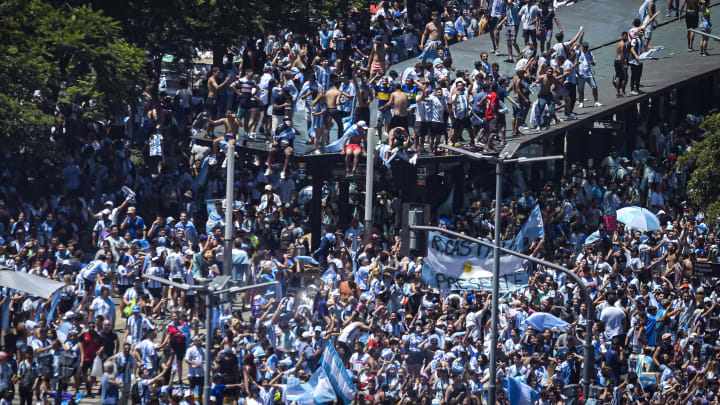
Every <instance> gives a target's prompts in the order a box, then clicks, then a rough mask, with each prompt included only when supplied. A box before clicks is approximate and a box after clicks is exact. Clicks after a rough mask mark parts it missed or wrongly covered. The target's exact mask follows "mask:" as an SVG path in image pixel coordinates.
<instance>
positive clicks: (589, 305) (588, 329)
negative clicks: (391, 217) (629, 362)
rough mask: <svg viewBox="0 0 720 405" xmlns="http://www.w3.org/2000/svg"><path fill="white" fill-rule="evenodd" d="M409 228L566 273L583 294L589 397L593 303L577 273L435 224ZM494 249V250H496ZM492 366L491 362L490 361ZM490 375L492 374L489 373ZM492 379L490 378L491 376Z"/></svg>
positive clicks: (585, 377)
mask: <svg viewBox="0 0 720 405" xmlns="http://www.w3.org/2000/svg"><path fill="white" fill-rule="evenodd" d="M410 229H413V230H416V231H432V232H437V233H442V234H445V235H448V236H452V237H454V238H458V239H464V240H466V241H469V242H473V243H477V244H480V245H482V246H486V247H491V248H493V249H497V250H499V251H500V252H502V253H506V254H509V255H512V256H516V257H519V258H521V259H524V260H527V261H529V262H533V263H537V264H539V265H541V266H544V267H547V268H550V269H553V270H556V271H559V272H561V273H564V274H566V275H567V276H568V277H570V278H571V279H573V281H575V282H576V283H577V285H578V287H580V290H582V292H583V295H584V297H585V306H586V310H585V318H586V319H587V322H586V323H585V347H584V351H583V381H582V386H583V399H584V400H586V401H587V399H589V397H590V380H591V377H590V374H591V372H592V369H593V347H592V328H593V324H594V322H595V304H594V303H593V300H592V297H591V296H590V290H588V288H587V285H586V284H585V281H584V280H583V279H582V278H580V276H578V275H577V274H575V273H573V272H572V270H570V269H567V268H565V267H562V266H558V265H557V264H555V263H551V262H548V261H545V260H543V259H538V258H537V257H533V256H528V255H526V254H522V253H519V252H516V251H514V250H510V249H507V248H504V247H498V246H497V244H495V243H489V242H486V241H484V240H482V239H477V238H473V237H470V236H467V235H464V234H461V233H457V232H453V231H450V230H447V229H445V228H440V227H437V226H425V225H411V226H410ZM497 250H496V252H497ZM493 308H494V307H493ZM494 351H495V350H494V347H491V348H490V355H491V356H493V352H494ZM491 366H492V363H491ZM491 375H492V374H491ZM491 381H492V378H491ZM489 397H490V386H488V402H489Z"/></svg>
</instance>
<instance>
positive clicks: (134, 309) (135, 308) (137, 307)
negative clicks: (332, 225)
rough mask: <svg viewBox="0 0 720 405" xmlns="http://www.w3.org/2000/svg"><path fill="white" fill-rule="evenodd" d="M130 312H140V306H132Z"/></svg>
mask: <svg viewBox="0 0 720 405" xmlns="http://www.w3.org/2000/svg"><path fill="white" fill-rule="evenodd" d="M132 311H133V312H140V305H133V307H132Z"/></svg>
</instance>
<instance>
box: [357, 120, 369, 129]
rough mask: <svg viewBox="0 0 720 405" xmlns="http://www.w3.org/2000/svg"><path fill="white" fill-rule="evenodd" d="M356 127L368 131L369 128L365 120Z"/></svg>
mask: <svg viewBox="0 0 720 405" xmlns="http://www.w3.org/2000/svg"><path fill="white" fill-rule="evenodd" d="M356 125H357V126H358V128H362V129H367V127H368V126H367V123H366V122H365V121H363V120H360V121H358V122H357V124H356Z"/></svg>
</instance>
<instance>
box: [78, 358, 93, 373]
mask: <svg viewBox="0 0 720 405" xmlns="http://www.w3.org/2000/svg"><path fill="white" fill-rule="evenodd" d="M93 360H95V359H93ZM93 360H85V361H83V363H82V367H81V368H80V370H82V372H83V373H84V372H86V371H89V370H92V366H93Z"/></svg>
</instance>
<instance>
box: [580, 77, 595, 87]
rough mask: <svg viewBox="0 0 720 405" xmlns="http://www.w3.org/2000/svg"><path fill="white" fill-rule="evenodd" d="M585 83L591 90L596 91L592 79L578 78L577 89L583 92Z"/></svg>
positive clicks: (593, 79)
mask: <svg viewBox="0 0 720 405" xmlns="http://www.w3.org/2000/svg"><path fill="white" fill-rule="evenodd" d="M585 83H587V84H589V85H590V88H591V89H597V83H596V82H595V78H594V77H578V89H580V90H585Z"/></svg>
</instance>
